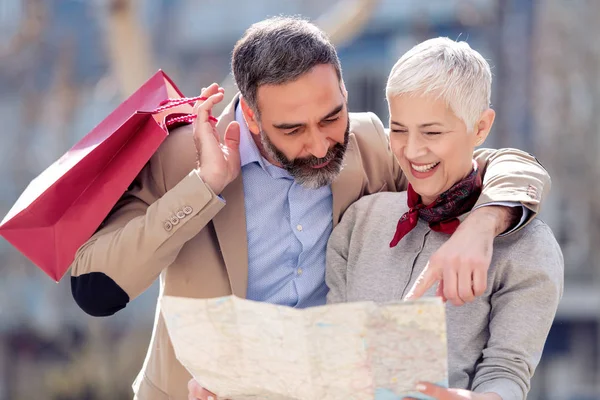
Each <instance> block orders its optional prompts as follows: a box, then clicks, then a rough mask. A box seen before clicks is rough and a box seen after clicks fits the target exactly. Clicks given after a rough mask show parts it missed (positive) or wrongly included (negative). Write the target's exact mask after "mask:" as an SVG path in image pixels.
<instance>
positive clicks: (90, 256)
mask: <svg viewBox="0 0 600 400" xmlns="http://www.w3.org/2000/svg"><path fill="white" fill-rule="evenodd" d="M167 140H169V139H167ZM223 206H224V202H223V200H221V199H220V198H219V197H218V196H216V195H215V194H214V193H213V192H212V191H211V189H210V188H209V187H208V185H206V184H205V183H204V182H203V181H202V179H201V178H200V177H199V176H198V173H197V172H196V171H195V170H192V171H191V172H190V173H189V174H188V175H187V176H185V177H184V178H183V179H182V180H181V181H180V182H179V183H178V184H176V185H175V186H174V187H173V188H171V189H170V190H167V188H166V185H165V182H164V171H163V165H162V163H161V150H160V149H159V151H158V152H157V153H156V154H155V155H154V156H153V157H152V159H151V160H150V161H149V162H148V164H147V165H146V166H145V167H144V168H143V170H142V171H141V172H140V173H139V175H138V176H137V177H136V179H135V181H134V182H133V184H132V185H131V186H130V188H129V190H128V191H127V192H126V193H125V194H124V195H123V196H122V197H121V199H120V200H119V202H118V203H117V204H116V205H115V207H114V208H113V210H112V211H111V214H110V215H109V216H108V217H107V219H106V220H105V221H104V223H103V224H102V226H101V227H100V228H99V230H98V231H97V232H96V233H95V234H94V235H93V236H92V237H91V238H90V239H89V240H88V241H87V242H86V243H85V244H83V246H81V247H80V248H79V250H78V251H77V253H76V255H75V260H74V262H73V263H72V265H71V291H72V294H73V297H74V299H75V301H76V302H77V304H78V305H79V307H80V308H81V309H83V310H84V311H85V312H86V313H88V314H90V315H93V316H107V315H112V314H114V313H115V312H117V311H119V310H121V309H122V308H124V307H125V306H126V305H127V303H128V302H129V301H130V300H132V299H133V298H135V297H137V296H138V295H140V294H141V293H142V292H143V291H145V290H146V289H147V288H148V287H149V286H150V285H151V284H152V283H153V282H154V281H155V280H156V278H157V277H158V276H159V275H160V273H161V271H162V270H163V269H165V268H166V267H168V266H169V265H170V264H171V263H173V261H174V260H175V258H176V257H177V255H178V253H179V251H180V250H181V248H182V247H183V245H184V244H185V243H186V242H187V241H188V240H190V239H191V238H193V237H194V236H195V235H197V234H198V233H199V232H200V231H201V230H202V229H203V228H204V227H205V226H206V225H207V224H208V223H209V221H211V220H212V218H213V217H214V216H215V215H216V214H217V213H218V212H219V211H220V210H221V209H222V208H223Z"/></svg>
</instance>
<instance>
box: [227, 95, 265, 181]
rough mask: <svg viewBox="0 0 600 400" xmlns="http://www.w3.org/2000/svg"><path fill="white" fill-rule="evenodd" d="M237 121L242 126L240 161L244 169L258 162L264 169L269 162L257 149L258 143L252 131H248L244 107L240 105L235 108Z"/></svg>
mask: <svg viewBox="0 0 600 400" xmlns="http://www.w3.org/2000/svg"><path fill="white" fill-rule="evenodd" d="M235 120H236V121H237V123H238V124H240V161H241V163H242V167H244V166H246V165H248V164H251V163H253V162H257V163H259V164H260V166H261V167H262V168H263V169H264V168H265V165H264V164H265V163H266V162H268V161H267V160H265V159H264V158H263V157H262V155H261V154H260V151H259V150H258V147H256V143H254V140H253V139H252V136H251V135H252V134H251V133H250V129H248V125H247V124H246V120H245V119H244V114H243V113H242V106H241V105H240V104H239V103H238V105H237V107H236V108H235Z"/></svg>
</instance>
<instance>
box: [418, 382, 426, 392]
mask: <svg viewBox="0 0 600 400" xmlns="http://www.w3.org/2000/svg"><path fill="white" fill-rule="evenodd" d="M426 389H427V386H425V385H423V384H422V383H419V384H417V390H418V391H419V392H423V391H425V390H426Z"/></svg>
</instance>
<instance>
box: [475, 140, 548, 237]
mask: <svg viewBox="0 0 600 400" xmlns="http://www.w3.org/2000/svg"><path fill="white" fill-rule="evenodd" d="M474 158H475V160H476V161H477V163H478V165H479V168H480V170H481V171H482V174H483V190H482V192H481V196H480V197H479V200H478V201H477V204H476V206H475V208H477V207H479V206H481V205H486V204H489V203H503V202H512V203H520V204H522V205H523V206H524V207H526V208H527V209H528V210H530V211H531V212H530V213H528V216H529V217H528V218H529V219H528V220H527V221H526V223H527V222H530V221H531V220H532V219H533V218H535V216H536V215H537V213H538V212H539V210H540V206H541V204H542V203H543V201H544V199H545V197H546V195H547V194H548V192H549V191H550V186H551V180H550V175H549V174H548V172H547V171H546V170H545V169H544V167H543V166H542V165H541V164H540V163H539V162H538V160H537V159H536V158H535V157H534V156H532V155H531V154H529V153H526V152H524V151H521V150H517V149H510V148H507V149H499V150H492V149H478V150H476V151H475V153H474ZM524 225H525V224H523V225H522V226H520V228H522V227H523V226H524Z"/></svg>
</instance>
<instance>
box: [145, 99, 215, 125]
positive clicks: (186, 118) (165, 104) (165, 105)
mask: <svg viewBox="0 0 600 400" xmlns="http://www.w3.org/2000/svg"><path fill="white" fill-rule="evenodd" d="M206 99H207V97H204V96H196V97H181V98H179V99H166V100H163V101H161V103H160V105H159V106H158V107H156V108H155V109H154V111H152V114H157V113H159V112H162V111H165V110H168V109H170V108H173V107H177V106H180V105H183V104H193V103H195V102H197V101H204V100H206ZM194 119H196V115H194V114H188V115H182V116H179V117H175V118H167V120H166V121H165V123H166V125H167V127H170V126H172V125H175V124H179V123H182V122H188V123H191V122H192V121H194ZM208 119H209V120H210V121H213V122H219V120H218V119H216V118H215V117H213V116H212V115H209V117H208Z"/></svg>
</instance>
